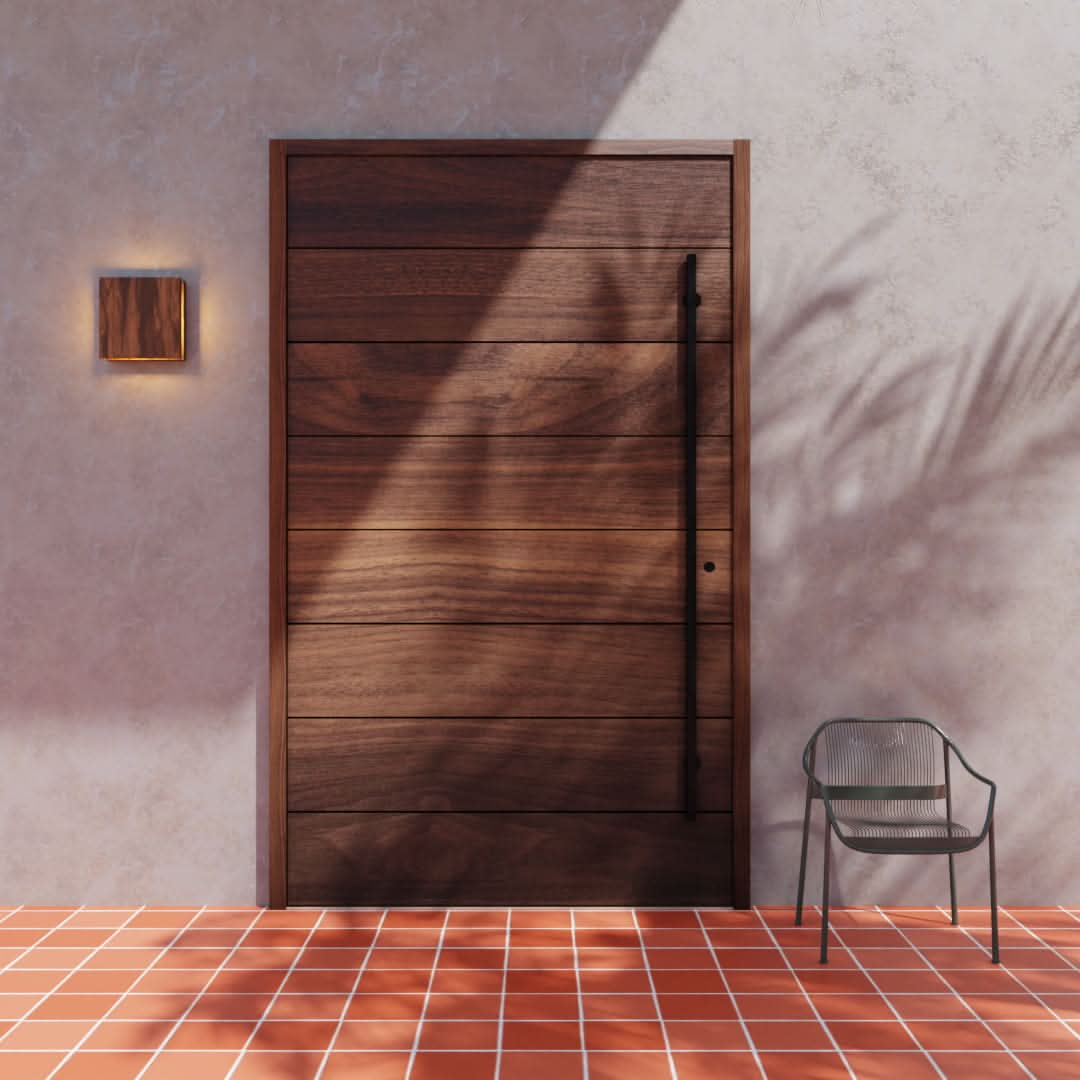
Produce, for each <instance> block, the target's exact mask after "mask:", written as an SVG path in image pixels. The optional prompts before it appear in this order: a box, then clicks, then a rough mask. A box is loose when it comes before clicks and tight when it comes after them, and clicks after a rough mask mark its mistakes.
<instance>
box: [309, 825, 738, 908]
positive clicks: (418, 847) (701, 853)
mask: <svg viewBox="0 0 1080 1080" xmlns="http://www.w3.org/2000/svg"><path fill="white" fill-rule="evenodd" d="M730 851H731V816H730V815H729V814H700V815H698V818H697V820H696V821H687V820H686V819H685V818H684V817H683V816H682V815H681V814H290V815H289V853H290V858H289V903H291V904H319V905H323V904H340V905H356V906H374V907H382V906H384V905H387V904H406V905H409V904H411V905H421V906H441V905H449V904H479V905H485V904H515V905H534V904H551V905H565V904H597V905H611V904H638V905H676V904H677V905H701V906H719V905H726V904H730V903H731V859H730Z"/></svg>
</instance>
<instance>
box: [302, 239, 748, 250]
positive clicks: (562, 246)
mask: <svg viewBox="0 0 1080 1080" xmlns="http://www.w3.org/2000/svg"><path fill="white" fill-rule="evenodd" d="M688 247H694V248H703V249H705V250H707V251H730V250H731V243H730V241H724V242H723V243H719V244H590V245H589V246H588V247H582V246H580V245H576V246H575V245H569V244H530V245H529V246H528V247H527V248H519V247H495V246H493V245H491V244H470V245H469V246H468V247H464V246H454V245H448V244H424V245H414V246H413V247H394V246H393V245H390V244H350V245H349V246H348V247H332V248H330V247H327V246H326V245H325V244H290V245H289V250H290V251H396V252H407V251H573V252H589V251H685V250H686V249H687V248H688Z"/></svg>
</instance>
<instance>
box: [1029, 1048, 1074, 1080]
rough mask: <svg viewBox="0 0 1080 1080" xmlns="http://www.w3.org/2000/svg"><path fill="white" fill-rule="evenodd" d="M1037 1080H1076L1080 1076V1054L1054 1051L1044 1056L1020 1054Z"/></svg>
mask: <svg viewBox="0 0 1080 1080" xmlns="http://www.w3.org/2000/svg"><path fill="white" fill-rule="evenodd" d="M1017 1057H1019V1059H1020V1060H1021V1061H1022V1062H1023V1063H1024V1064H1025V1065H1026V1066H1027V1067H1028V1068H1029V1069H1030V1070H1031V1072H1032V1073H1033V1075H1034V1076H1035V1080H1076V1077H1078V1076H1080V1053H1077V1052H1075V1051H1073V1052H1071V1053H1070V1052H1061V1053H1056V1052H1053V1051H1050V1052H1047V1053H1042V1054H1023V1053H1021V1054H1018V1055H1017Z"/></svg>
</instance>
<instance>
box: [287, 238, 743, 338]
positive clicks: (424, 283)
mask: <svg viewBox="0 0 1080 1080" xmlns="http://www.w3.org/2000/svg"><path fill="white" fill-rule="evenodd" d="M682 263H683V252H681V251H667V250H662V249H645V248H637V249H616V248H605V249H592V250H588V251H559V250H552V249H543V248H541V249H529V250H525V251H495V250H475V249H474V250H467V249H461V250H456V251H453V250H441V251H440V250H436V251H432V250H398V251H395V250H372V251H363V250H353V249H346V250H326V249H292V250H290V252H289V285H288V287H289V292H288V309H289V339H290V340H291V341H470V340H471V341H678V340H679V339H680V336H681V331H680V326H681V322H682V318H683V305H682V303H681V301H680V296H681V289H680V275H681V272H682ZM730 271H731V259H730V256H729V253H728V252H727V251H703V252H702V253H701V254H700V255H699V257H698V292H699V293H700V294H701V297H702V303H701V306H700V307H699V308H698V337H699V339H700V340H701V341H730V340H731V280H730Z"/></svg>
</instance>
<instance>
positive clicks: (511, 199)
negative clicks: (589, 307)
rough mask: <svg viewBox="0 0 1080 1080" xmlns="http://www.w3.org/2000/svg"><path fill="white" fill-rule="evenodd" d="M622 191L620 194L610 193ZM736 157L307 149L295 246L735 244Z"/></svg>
mask: <svg viewBox="0 0 1080 1080" xmlns="http://www.w3.org/2000/svg"><path fill="white" fill-rule="evenodd" d="M613 191H617V192H618V198H612V192H613ZM730 206H731V169H730V160H729V159H727V158H720V159H712V160H709V159H704V158H703V159H701V160H697V161H693V160H691V161H686V160H681V161H672V160H666V159H664V158H652V159H649V158H642V159H639V160H637V161H622V160H617V159H610V158H581V157H577V158H574V157H560V156H553V155H547V156H535V157H524V156H518V155H508V156H505V157H486V158H481V157H475V156H468V155H463V156H460V157H453V156H447V157H440V158H420V159H417V158H415V157H364V158H360V157H308V158H298V159H297V160H296V161H294V162H293V163H292V165H291V166H290V168H289V214H288V219H289V245H290V246H291V247H316V248H317V247H323V248H330V247H403V248H417V247H467V248H469V247H498V248H528V247H532V248H537V247H573V248H594V247H629V246H633V247H639V246H640V247H677V248H680V249H682V250H695V249H698V248H707V247H728V246H729V245H730V241H731V222H730Z"/></svg>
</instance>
